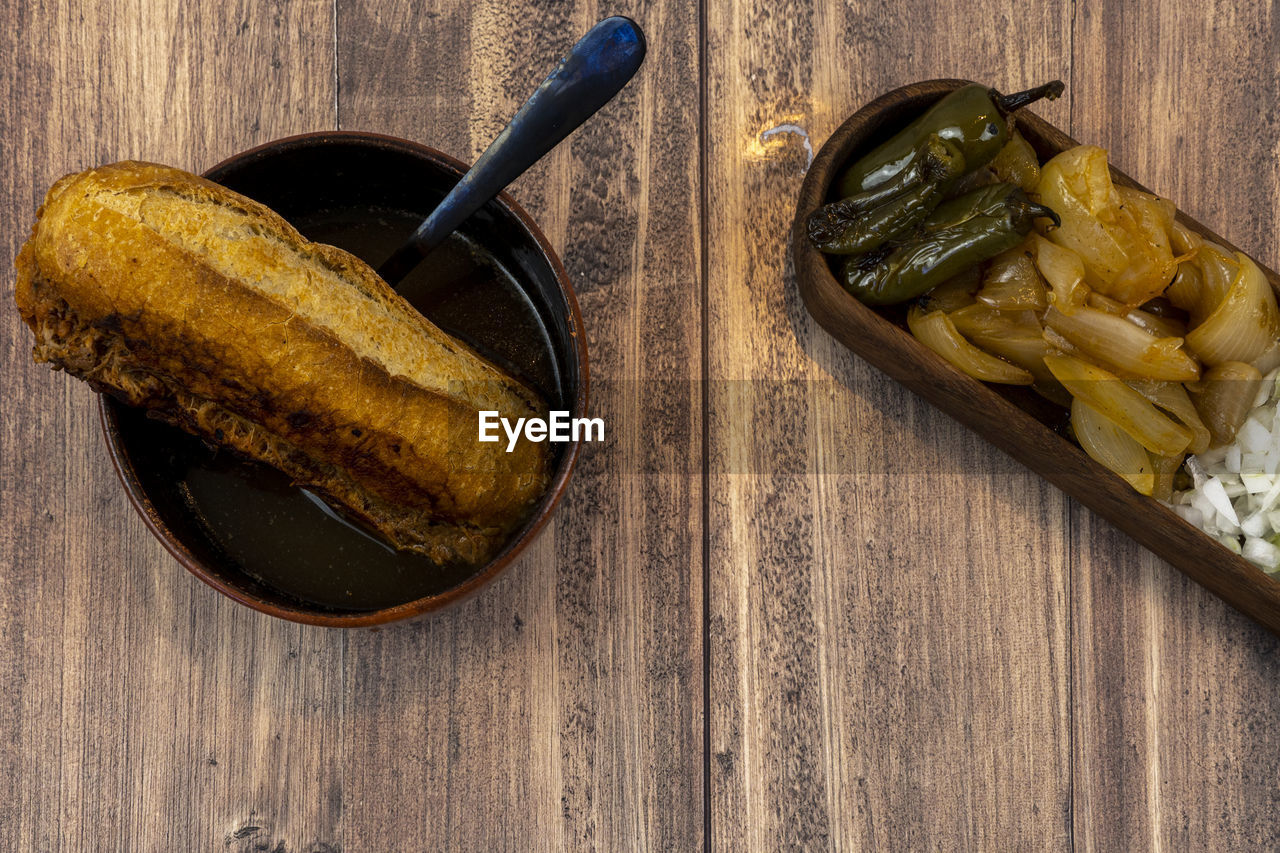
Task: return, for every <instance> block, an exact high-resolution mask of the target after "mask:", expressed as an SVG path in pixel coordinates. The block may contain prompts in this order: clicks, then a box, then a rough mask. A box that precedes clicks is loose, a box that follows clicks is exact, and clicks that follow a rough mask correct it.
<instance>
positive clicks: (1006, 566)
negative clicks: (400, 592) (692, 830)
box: [705, 0, 1070, 850]
mask: <svg viewBox="0 0 1280 853" xmlns="http://www.w3.org/2000/svg"><path fill="white" fill-rule="evenodd" d="M708 15H709V18H708V42H707V56H708V75H709V76H708V83H707V85H708V93H707V104H708V111H707V115H706V117H705V121H706V131H705V132H706V137H707V142H708V146H709V171H708V174H707V176H706V181H707V198H708V199H709V200H710V203H709V204H708V207H707V209H706V211H705V213H706V217H707V228H708V233H709V237H708V252H709V279H708V305H707V308H708V314H709V330H708V346H709V349H710V362H709V364H710V367H709V370H710V376H709V378H710V380H711V385H710V389H711V392H710V393H711V401H710V407H709V412H708V429H709V435H710V439H709V441H710V447H709V454H710V456H709V460H708V463H709V466H710V477H709V484H708V491H709V494H710V496H711V501H710V505H711V513H710V517H709V519H708V526H709V536H710V540H709V541H710V545H709V553H710V572H711V575H710V578H711V591H710V610H711V624H710V632H711V635H710V649H711V651H712V661H711V681H710V685H709V688H710V701H711V751H712V756H713V760H712V764H711V792H710V794H711V799H710V802H711V816H712V846H713V847H714V848H715V849H720V850H740V849H742V850H765V849H859V848H863V847H866V848H870V849H881V848H883V849H893V848H895V847H905V848H908V849H933V848H946V849H951V848H954V847H962V848H976V849H988V848H997V849H1043V848H1046V847H1054V848H1061V847H1065V846H1067V844H1068V843H1069V831H1070V817H1069V809H1070V802H1069V795H1070V784H1069V772H1070V768H1069V760H1070V757H1069V753H1070V750H1069V745H1068V744H1069V741H1068V738H1069V721H1068V716H1067V696H1068V682H1067V678H1068V671H1069V666H1068V659H1069V658H1068V654H1069V652H1068V648H1067V645H1066V635H1067V600H1066V566H1067V553H1066V548H1065V544H1066V532H1067V527H1066V525H1067V504H1066V501H1065V499H1064V498H1063V497H1062V495H1061V494H1060V493H1059V492H1057V491H1056V490H1055V489H1053V488H1052V487H1049V486H1047V485H1046V484H1045V483H1044V482H1043V481H1041V480H1040V479H1039V478H1038V477H1036V476H1035V475H1033V474H1031V473H1029V472H1028V471H1026V470H1025V469H1023V468H1021V467H1020V466H1018V465H1017V464H1016V463H1013V462H1012V461H1011V460H1009V459H1008V458H1006V457H1004V456H1002V455H1000V454H998V453H996V452H994V451H992V450H991V449H990V447H989V446H988V445H986V444H985V443H983V442H982V441H981V440H980V439H978V438H977V437H976V436H974V435H973V434H971V433H969V432H968V431H966V430H964V429H963V428H961V427H959V426H958V425H957V424H956V423H954V422H952V421H950V420H949V419H947V418H946V416H944V415H942V414H940V413H939V412H938V411H936V410H934V409H933V408H932V407H930V406H928V405H927V404H924V403H921V402H920V401H918V400H916V399H915V398H913V397H912V396H911V395H910V394H908V392H906V391H905V390H904V389H903V388H901V387H900V386H898V385H897V384H895V383H893V382H892V381H891V380H889V379H888V378H887V377H884V376H883V375H881V374H879V373H878V372H876V371H874V370H872V369H871V368H869V367H868V366H867V365H866V364H865V363H864V362H861V361H860V360H858V359H856V358H854V357H853V356H852V355H851V354H850V353H849V352H848V351H847V350H845V349H844V348H843V347H842V346H840V345H839V344H836V343H835V342H834V341H833V340H832V339H831V338H829V337H828V336H827V335H826V333H824V332H823V331H821V330H820V329H818V328H817V327H816V324H814V323H813V322H812V321H811V320H810V319H809V318H808V316H807V315H806V314H805V312H804V309H803V306H802V305H801V304H800V301H799V298H798V295H797V293H796V290H795V285H794V282H793V281H792V272H791V269H790V261H789V258H788V257H787V254H786V249H785V247H786V242H787V231H788V227H789V225H790V221H791V216H792V212H793V209H794V202H795V197H796V192H797V190H798V188H799V183H800V180H801V178H802V176H803V174H804V172H805V168H806V165H807V159H808V148H809V146H817V145H820V144H821V143H822V141H823V140H824V139H825V138H826V137H827V136H828V135H829V134H830V133H831V131H832V130H833V129H834V128H835V127H836V125H837V124H839V122H840V121H842V120H843V119H844V118H845V117H846V116H847V115H849V114H850V113H852V112H853V111H854V110H855V109H856V108H857V107H858V106H860V105H861V104H862V103H865V102H866V101H868V100H870V99H871V98H873V97H875V96H876V95H878V94H879V93H881V92H883V91H885V90H887V89H889V88H892V87H894V86H898V85H901V84H903V83H906V82H910V81H912V80H915V79H919V78H921V77H934V76H939V72H942V73H943V74H944V75H946V76H951V75H954V76H962V77H969V78H971V79H977V80H989V81H991V82H992V83H993V84H995V85H999V86H1001V87H1005V88H1009V89H1016V88H1020V87H1022V86H1024V85H1029V84H1032V83H1036V82H1040V81H1043V80H1047V79H1051V78H1052V77H1054V76H1058V75H1060V74H1062V73H1063V70H1064V69H1065V68H1066V67H1067V51H1068V43H1069V38H1068V35H1069V26H1070V10H1069V8H1066V7H1064V8H1062V9H1061V10H1058V12H1057V14H1045V13H1044V12H1043V10H1041V9H1030V8H1017V9H1013V10H1012V11H1011V10H1010V7H1008V6H1006V5H1000V4H994V3H978V4H977V5H976V6H975V5H974V4H969V5H966V6H964V7H963V8H961V7H956V8H950V7H942V6H938V5H936V4H913V3H907V4H905V5H904V4H897V5H895V6H894V7H892V9H891V10H890V9H884V10H880V9H877V8H874V7H866V6H853V7H849V8H845V9H841V8H837V7H836V5H835V4H825V5H824V6H822V7H819V8H814V7H812V6H810V5H809V4H803V3H783V4H778V3H761V2H750V0H737V2H726V3H718V4H709V5H708ZM961 33H962V34H963V36H962V37H958V36H957V34H961ZM1023 44H1031V45H1035V46H1036V47H1035V49H1034V50H1010V49H1009V46H1010V45H1023ZM1045 114H1046V115H1047V116H1048V117H1050V118H1051V119H1053V118H1056V117H1058V116H1065V115H1066V107H1065V105H1063V104H1056V105H1051V106H1050V107H1048V108H1047V109H1046V110H1045Z"/></svg>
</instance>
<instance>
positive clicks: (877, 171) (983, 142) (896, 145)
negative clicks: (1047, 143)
mask: <svg viewBox="0 0 1280 853" xmlns="http://www.w3.org/2000/svg"><path fill="white" fill-rule="evenodd" d="M1064 88H1065V86H1064V85H1063V83H1062V81H1061V80H1054V81H1053V82H1052V83H1046V84H1044V85H1043V86H1037V87H1036V88H1034V89H1028V90H1026V91H1025V92H1018V93H1016V94H1013V95H1001V94H1000V93H999V92H997V91H996V90H995V89H988V88H987V87H985V86H980V85H978V84H977V83H970V84H969V85H967V86H961V87H960V88H959V89H956V90H955V91H954V92H952V93H950V94H949V95H947V96H946V97H944V98H943V99H942V100H940V101H938V103H936V104H934V105H933V106H932V107H930V108H929V110H928V111H927V112H925V113H924V115H922V116H920V117H919V118H917V119H916V120H915V121H913V122H911V124H909V125H907V126H906V128H905V129H903V130H902V131H901V132H900V133H898V134H897V135H895V136H894V137H892V138H891V139H889V140H888V141H886V142H884V143H883V144H881V145H880V146H879V147H877V148H876V149H875V150H874V151H872V152H871V153H870V154H867V155H866V156H865V157H863V158H862V159H861V160H859V161H858V162H856V163H854V164H853V165H852V166H850V167H849V168H848V169H847V170H846V171H845V173H844V174H843V175H842V176H841V177H840V182H839V185H838V186H839V192H840V195H841V196H851V195H854V194H855V193H859V192H863V191H865V190H869V189H872V188H874V187H877V186H879V185H880V184H882V183H884V182H885V181H888V180H889V179H890V178H892V177H893V176H895V175H897V174H898V173H899V172H901V171H902V170H903V169H905V168H907V167H908V166H909V165H910V164H911V162H912V160H913V159H914V157H915V155H916V151H917V149H919V147H920V144H921V142H922V141H924V140H925V139H927V138H928V137H929V136H931V135H934V134H937V135H938V136H939V137H941V138H942V139H946V140H948V141H951V142H954V143H956V144H957V145H958V146H959V147H960V151H961V153H963V154H964V159H965V168H966V169H968V170H969V171H972V170H974V169H977V168H980V167H982V166H985V165H986V164H987V163H989V162H991V160H993V159H994V158H995V156H996V154H997V153H998V152H999V151H1000V149H1001V148H1003V147H1004V144H1005V143H1006V142H1008V141H1009V123H1008V122H1007V121H1006V120H1005V118H1006V116H1008V115H1009V114H1010V113H1011V112H1013V111H1014V110H1017V109H1020V108H1022V107H1024V106H1026V105H1027V104H1030V103H1032V102H1034V101H1038V100H1040V99H1041V98H1049V99H1053V98H1056V97H1058V96H1059V95H1061V94H1062V90H1063V89H1064Z"/></svg>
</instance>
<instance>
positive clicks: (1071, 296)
mask: <svg viewBox="0 0 1280 853" xmlns="http://www.w3.org/2000/svg"><path fill="white" fill-rule="evenodd" d="M1028 246H1029V248H1030V249H1031V256H1032V257H1033V258H1034V259H1035V262H1036V269H1038V270H1040V274H1041V275H1042V276H1044V279H1045V281H1047V282H1049V286H1050V287H1051V288H1053V293H1052V294H1050V297H1049V301H1050V302H1051V303H1052V304H1053V306H1054V307H1055V308H1057V309H1058V310H1059V311H1061V312H1062V313H1063V314H1070V313H1071V312H1072V311H1074V310H1075V309H1076V308H1077V307H1078V306H1080V305H1083V304H1084V302H1085V300H1086V299H1088V298H1089V286H1088V285H1086V284H1085V283H1084V261H1082V260H1080V256H1079V255H1077V254H1076V253H1075V252H1073V251H1071V250H1070V249H1066V248H1063V247H1062V246H1059V245H1058V244H1057V243H1053V242H1051V241H1049V240H1046V239H1045V238H1043V237H1041V236H1040V235H1039V234H1032V235H1031V239H1030V241H1029V242H1028Z"/></svg>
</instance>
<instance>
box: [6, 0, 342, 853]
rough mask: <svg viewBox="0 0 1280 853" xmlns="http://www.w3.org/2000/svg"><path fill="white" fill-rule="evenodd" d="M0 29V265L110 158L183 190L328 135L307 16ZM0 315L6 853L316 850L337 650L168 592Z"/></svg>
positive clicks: (195, 595) (323, 59)
mask: <svg viewBox="0 0 1280 853" xmlns="http://www.w3.org/2000/svg"><path fill="white" fill-rule="evenodd" d="M4 20H5V27H4V36H3V37H2V38H3V40H4V41H3V47H2V48H0V52H2V53H3V55H4V56H5V57H6V61H5V62H4V63H3V70H4V74H5V77H6V83H7V84H8V85H7V86H6V92H7V93H8V97H7V98H6V99H5V101H4V103H3V105H0V144H3V146H4V154H5V156H4V158H3V161H4V164H5V165H4V168H5V170H6V175H5V179H4V181H3V182H0V194H2V196H0V198H2V199H3V211H4V216H3V223H4V224H3V225H2V226H0V227H2V228H3V235H4V237H3V245H4V250H5V252H6V256H7V257H13V255H14V254H15V253H16V251H17V247H18V245H19V243H20V242H21V240H22V239H24V238H25V236H26V234H27V232H28V229H29V227H30V223H31V221H32V219H33V216H34V211H35V207H36V205H37V204H38V203H39V201H40V200H41V198H42V197H43V194H44V191H45V189H46V188H47V187H48V186H49V184H51V183H52V182H53V180H54V179H56V178H57V177H58V176H60V175H62V174H64V173H66V172H69V171H73V170H79V169H82V168H85V167H87V166H90V165H94V164H97V163H101V162H106V161H111V160H117V159H123V158H145V159H153V160H158V161H162V162H167V163H172V164H174V165H178V166H183V167H186V168H191V169H195V170H197V171H198V170H201V169H203V168H205V167H207V166H209V165H211V164H212V163H213V162H215V161H217V160H219V159H221V158H223V157H225V156H227V155H228V154H231V153H233V152H235V151H237V150H240V149H243V148H245V147H248V146H250V145H254V144H257V143H259V142H263V141H265V140H267V139H270V138H273V137H276V136H281V135H285V134H288V133H295V132H299V131H302V130H311V129H315V128H323V127H329V126H332V124H333V122H334V114H333V112H334V110H333V103H334V81H333V66H332V55H333V11H332V6H331V4H330V3H329V2H325V0H288V2H281V3H275V4H272V5H271V6H269V7H267V6H262V5H261V4H254V3H249V2H237V3H234V4H229V5H223V6H217V7H208V8H202V7H200V6H199V5H198V4H169V3H159V2H152V0H128V2H124V3H113V4H100V3H91V2H81V0H67V2H59V3H42V4H24V3H10V4H6V5H5V11H4ZM10 281H11V279H10ZM0 314H2V319H0V343H2V347H0V358H3V363H2V364H0V372H2V373H3V375H4V376H5V383H6V384H5V395H6V399H5V417H4V418H3V427H2V428H3V438H2V439H0V441H2V442H3V444H2V445H0V446H2V447H3V449H4V453H2V454H0V514H2V515H3V523H0V530H2V531H3V533H0V565H3V566H4V567H5V573H6V576H5V584H4V585H3V591H0V638H2V639H3V642H4V648H5V650H6V652H5V654H4V655H3V657H2V660H3V663H0V667H2V669H0V675H3V677H4V678H5V679H6V684H7V685H8V686H7V688H6V690H5V691H4V694H5V695H4V698H3V699H0V733H2V735H3V741H4V746H3V747H0V779H3V781H0V786H3V787H0V833H2V834H3V836H4V838H5V839H6V843H8V844H11V845H13V848H14V849H21V850H52V849H58V848H63V849H77V850H100V849H192V848H200V849H213V848H217V849H227V850H233V851H234V850H248V849H267V848H271V849H274V848H275V847H276V846H277V845H279V844H283V845H285V846H286V847H287V848H288V849H291V850H293V849H310V848H309V845H312V844H313V843H318V844H328V845H330V849H336V848H337V847H340V846H341V844H342V840H341V838H340V835H339V819H340V815H341V800H340V789H339V787H338V785H339V783H340V780H341V769H340V767H339V766H338V764H337V759H338V758H339V756H340V752H339V750H338V744H339V742H340V740H341V726H342V718H341V699H342V691H341V680H342V677H343V676H342V654H343V636H342V635H341V634H340V633H336V632H324V631H320V630H306V629H301V628H298V627H296V626H292V625H288V624H285V623H281V622H276V621H274V620H270V619H268V618H267V617H263V616H258V615H255V614H253V613H252V612H250V611H248V610H246V609H243V608H240V607H238V606H234V605H232V604H231V603H230V602H227V601H224V600H222V599H221V598H220V597H219V596H218V595H217V594H216V593H214V592H213V591H212V590H210V589H208V588H206V587H204V586H203V585H202V584H200V583H199V582H197V581H196V580H195V579H194V578H192V577H190V576H189V575H188V574H187V573H186V572H185V571H183V570H182V568H181V567H180V566H179V565H178V564H177V563H176V562H175V561H174V560H172V559H171V558H170V557H169V556H168V555H167V554H166V553H165V552H164V551H163V550H162V549H161V548H160V546H159V545H158V544H157V543H156V542H154V541H153V540H152V538H151V537H150V535H149V534H148V533H147V532H146V530H145V528H144V527H143V525H142V523H141V521H140V520H139V519H138V518H137V517H136V515H135V513H134V511H133V510H132V508H131V507H130V506H129V505H128V504H127V502H126V501H125V498H124V494H123V492H122V490H121V488H120V487H119V485H118V483H117V481H116V476H115V474H114V472H113V471H112V469H111V464H110V462H109V459H108V457H107V452H106V448H105V446H104V443H103V440H102V438H101V437H100V433H99V428H98V422H97V414H96V408H95V404H94V400H93V395H92V394H91V393H90V392H89V391H88V390H87V389H86V388H85V387H84V386H82V385H80V384H79V383H77V382H73V381H71V380H69V379H67V378H66V377H64V376H63V375H61V374H56V375H55V374H51V373H50V372H49V370H48V369H47V368H46V367H43V366H36V365H34V364H32V363H31V356H30V346H31V344H30V335H29V333H28V331H27V330H26V328H25V327H23V326H22V325H21V323H20V322H19V320H18V317H17V314H16V312H15V311H13V310H12V309H10V310H6V311H4V312H0ZM300 780H306V782H305V784H300ZM255 827H256V828H255ZM261 844H265V845H266V847H260V846H258V845H261Z"/></svg>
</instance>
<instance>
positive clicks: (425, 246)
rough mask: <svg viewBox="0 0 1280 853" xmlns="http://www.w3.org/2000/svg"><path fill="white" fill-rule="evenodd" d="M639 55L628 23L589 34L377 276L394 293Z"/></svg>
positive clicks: (619, 80) (640, 46)
mask: <svg viewBox="0 0 1280 853" xmlns="http://www.w3.org/2000/svg"><path fill="white" fill-rule="evenodd" d="M644 54H645V39H644V33H643V32H642V31H641V30H640V27H639V26H638V25H637V24H636V22H635V21H632V20H631V19H630V18H624V17H621V16H615V17H612V18H605V19H604V20H603V21H601V22H600V23H598V24H596V25H595V26H594V27H592V28H591V31H590V32H588V33H587V34H586V35H585V36H583V37H582V39H581V40H579V42H578V43H577V44H575V45H574V46H573V49H572V50H570V51H569V53H568V54H566V55H565V57H564V58H563V59H561V60H560V64H559V65H557V66H556V69H555V70H554V71H552V72H551V74H550V75H549V76H548V77H547V79H546V80H543V81H542V85H540V86H538V88H537V91H535V92H534V93H533V95H531V96H530V97H529V100H527V101H525V102H524V106H522V107H520V111H519V112H517V113H516V115H515V118H513V119H511V123H510V124H508V125H507V126H506V128H504V129H503V131H502V133H500V134H498V138H497V139H495V140H493V142H492V143H490V145H489V147H488V149H486V150H485V152H484V154H482V155H480V159H479V160H477V161H476V162H475V165H474V166H472V167H471V170H470V171H468V172H467V173H466V174H465V175H463V176H462V180H460V181H459V182H458V183H457V185H456V186H454V188H453V189H452V190H451V191H450V192H449V194H448V195H447V196H445V197H444V200H443V201H441V202H440V204H439V206H438V207H436V209H435V210H433V211H432V212H431V215H430V216H428V217H427V218H426V219H425V220H424V221H423V223H422V224H421V225H419V226H418V230H416V231H414V232H413V236H411V237H410V238H409V239H408V241H406V242H405V244H404V245H403V246H401V247H400V248H399V249H396V251H395V253H394V254H392V255H391V257H390V258H388V259H387V260H386V261H385V262H384V263H383V264H382V266H381V267H380V268H379V269H378V274H379V275H380V276H382V277H383V279H385V280H386V281H387V283H388V284H391V285H392V286H395V285H396V284H397V283H398V282H399V281H400V280H401V279H403V278H404V277H405V276H406V275H408V274H409V272H410V271H411V270H413V268H414V267H416V266H417V265H418V264H419V263H421V262H422V259H423V258H425V257H426V256H427V254H428V253H429V252H430V251H431V250H432V249H434V248H435V247H436V246H438V245H440V243H442V242H443V241H444V239H445V238H446V237H448V236H449V234H450V233H452V232H453V230H454V229H455V228H457V227H458V226H459V225H461V224H462V222H463V221H464V220H465V219H466V218H467V217H468V216H470V215H471V214H473V213H475V212H476V211H477V210H479V209H480V208H481V207H482V206H483V205H484V204H485V202H487V201H489V200H490V199H491V198H493V197H494V196H496V195H497V194H498V193H499V192H501V191H502V190H503V188H504V187H506V186H507V184H509V183H511V182H512V181H514V180H515V179H516V178H517V177H519V176H520V175H521V174H523V173H524V171H525V170H526V169H528V168H529V167H530V166H532V165H533V164H534V163H536V162H538V160H540V159H542V155H544V154H546V153H547V152H548V151H550V150H551V149H552V148H554V147H556V145H557V144H559V142H560V140H562V139H564V138H565V137H566V136H568V135H569V134H570V133H572V132H573V131H574V130H575V129H576V128H577V127H578V125H580V124H582V123H583V122H584V121H586V120H587V119H588V118H590V117H591V116H592V115H593V114H594V113H595V112H596V111H597V110H598V109H600V108H601V107H603V106H604V105H605V104H607V103H608V102H609V101H610V100H611V99H612V98H613V96H614V95H616V94H618V92H619V91H621V89H622V87H623V86H625V85H626V84H627V81H628V80H630V79H631V77H632V75H634V74H635V73H636V71H637V70H638V69H639V68H640V63H641V62H643V61H644Z"/></svg>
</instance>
